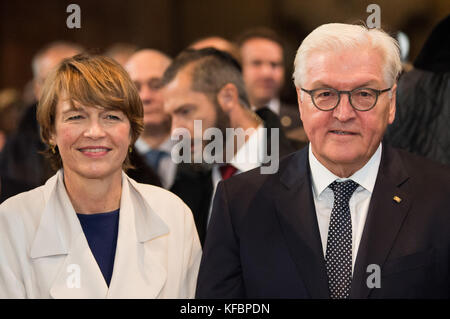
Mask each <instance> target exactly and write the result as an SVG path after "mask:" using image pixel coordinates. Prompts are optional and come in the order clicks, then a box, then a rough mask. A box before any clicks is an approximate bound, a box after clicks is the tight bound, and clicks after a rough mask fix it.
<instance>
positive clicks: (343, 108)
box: [333, 93, 356, 122]
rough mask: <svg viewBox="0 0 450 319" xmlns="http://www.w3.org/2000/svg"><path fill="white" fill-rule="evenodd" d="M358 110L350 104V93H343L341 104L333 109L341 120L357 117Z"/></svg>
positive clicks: (336, 116) (335, 115) (334, 114)
mask: <svg viewBox="0 0 450 319" xmlns="http://www.w3.org/2000/svg"><path fill="white" fill-rule="evenodd" d="M355 112H356V110H355V109H354V108H353V107H352V105H351V104H350V95H349V94H345V93H344V94H341V98H340V101H339V104H338V105H337V106H336V108H335V109H334V110H333V116H334V117H335V118H337V119H338V120H339V121H341V122H345V121H348V120H349V119H352V118H353V117H355Z"/></svg>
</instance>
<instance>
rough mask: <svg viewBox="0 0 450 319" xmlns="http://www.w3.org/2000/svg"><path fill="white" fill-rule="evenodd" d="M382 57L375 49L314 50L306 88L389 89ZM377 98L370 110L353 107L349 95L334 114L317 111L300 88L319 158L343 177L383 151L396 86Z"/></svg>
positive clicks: (308, 130)
mask: <svg viewBox="0 0 450 319" xmlns="http://www.w3.org/2000/svg"><path fill="white" fill-rule="evenodd" d="M383 62H384V61H383V57H382V55H381V54H380V53H379V52H378V51H376V50H370V49H369V48H365V47H362V48H360V49H358V50H354V49H352V50H341V51H338V52H329V51H327V52H313V53H311V54H310V56H309V57H308V60H307V69H306V78H305V81H304V83H303V85H302V87H303V88H305V89H307V90H313V89H317V88H334V89H336V90H348V91H351V90H353V89H356V88H361V87H366V88H373V89H377V90H382V89H386V88H388V86H387V84H386V83H385V80H384V77H383V66H384V63H383ZM392 91H393V95H392V98H390V97H389V96H390V95H389V92H386V93H383V94H381V95H380V96H379V97H378V101H377V104H376V105H375V107H374V108H372V109H371V110H369V111H366V112H360V111H356V110H355V109H353V107H352V106H351V105H350V102H349V98H348V95H346V94H342V95H341V101H340V103H339V105H338V106H337V107H336V108H335V109H334V110H332V111H327V112H325V111H321V110H319V109H317V108H316V107H315V106H314V105H313V103H312V100H311V96H310V95H309V94H307V93H305V92H303V99H301V97H300V96H301V91H300V88H297V94H298V102H299V109H300V115H301V119H302V121H303V126H304V129H305V132H306V135H307V136H308V138H309V140H310V142H311V148H312V151H313V153H314V155H315V156H316V158H317V159H318V160H319V161H320V162H321V163H322V164H323V165H324V166H325V167H327V168H328V169H329V170H330V171H332V172H333V173H335V174H336V175H338V176H341V177H345V176H342V175H347V177H348V176H350V175H351V174H353V173H354V172H355V171H357V170H358V169H360V168H361V167H363V166H364V165H365V164H366V163H367V161H368V160H369V159H370V158H371V157H372V155H373V154H374V153H375V151H376V149H377V148H378V146H379V144H380V141H381V139H382V137H383V134H384V132H385V130H386V127H387V125H388V124H391V123H392V122H393V121H394V117H395V86H394V88H393V90H392Z"/></svg>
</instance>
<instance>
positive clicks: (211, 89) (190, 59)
mask: <svg viewBox="0 0 450 319" xmlns="http://www.w3.org/2000/svg"><path fill="white" fill-rule="evenodd" d="M188 65H193V69H192V73H191V79H192V87H191V89H192V90H193V91H196V92H201V93H203V94H205V95H206V96H207V97H208V98H209V99H210V101H211V102H213V103H217V93H219V91H220V90H221V89H222V88H223V87H224V86H225V85H226V84H228V83H232V84H233V85H234V86H235V87H236V89H237V91H238V96H239V101H240V104H241V105H242V106H243V107H247V108H250V103H249V100H248V96H247V93H246V91H245V84H244V80H243V79H242V73H241V65H240V64H239V62H238V61H237V60H236V59H235V58H234V57H233V56H232V55H231V54H230V53H228V52H225V51H220V50H217V49H215V48H204V49H200V50H193V49H186V50H184V51H182V52H181V53H180V54H179V55H178V56H177V57H176V58H175V59H174V60H173V62H172V64H171V65H170V66H169V67H168V68H167V69H166V71H165V72H164V75H163V78H162V84H163V86H165V85H167V84H168V83H170V82H172V81H173V80H174V79H175V77H176V76H177V74H178V73H179V72H180V71H181V70H183V69H184V68H186V67H187V66H188Z"/></svg>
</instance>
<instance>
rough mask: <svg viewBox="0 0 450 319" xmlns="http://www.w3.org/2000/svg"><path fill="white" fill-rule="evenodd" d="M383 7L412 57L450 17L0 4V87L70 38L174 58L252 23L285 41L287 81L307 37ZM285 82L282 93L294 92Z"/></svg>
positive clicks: (387, 0) (349, 7)
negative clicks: (69, 22)
mask: <svg viewBox="0 0 450 319" xmlns="http://www.w3.org/2000/svg"><path fill="white" fill-rule="evenodd" d="M70 3H76V4H78V5H79V6H80V7H81V29H68V28H67V26H66V19H67V17H68V16H69V14H70V13H66V8H67V6H68V5H69V4H70ZM371 3H376V4H378V5H379V6H380V7H381V22H382V27H383V28H384V29H385V30H387V31H390V32H396V31H398V30H402V31H404V32H405V33H406V34H408V36H409V37H410V40H411V53H410V58H411V60H413V59H414V58H415V57H416V55H417V54H418V52H419V50H420V48H421V47H422V45H423V43H424V41H425V39H426V37H427V36H428V34H429V33H430V31H431V29H432V27H433V26H434V25H435V24H436V23H437V22H438V21H439V20H441V19H443V18H444V17H445V16H446V15H448V14H449V13H450V1H448V0H369V1H361V0H345V1H344V0H314V1H310V0H128V1H120V0H96V1H93V0H71V1H66V0H41V1H28V0H0V89H1V88H4V87H15V88H17V89H22V88H23V86H24V85H25V84H26V83H27V82H28V81H29V80H30V79H31V76H32V75H31V68H30V62H31V58H32V56H33V54H35V53H36V51H37V50H38V49H39V48H40V47H42V46H43V45H45V44H46V43H48V42H51V41H55V40H70V41H75V42H78V43H80V44H82V45H83V46H85V47H87V48H90V49H95V50H97V51H102V50H104V49H105V48H107V47H108V46H110V45H111V44H113V43H116V42H130V43H134V44H136V45H138V46H139V47H152V48H156V49H159V50H162V51H164V52H166V53H168V54H170V55H172V56H174V55H176V54H177V53H178V52H179V51H180V50H182V49H183V48H185V47H186V46H187V45H188V44H189V43H191V42H192V41H194V40H195V39H197V38H199V37H204V36H208V35H219V36H223V37H226V38H229V39H232V38H234V37H236V36H237V35H238V34H239V33H240V32H242V31H243V30H244V29H246V28H249V27H253V26H261V25H263V26H268V27H271V28H273V29H275V30H276V31H277V32H279V33H280V35H281V36H282V37H283V38H284V39H285V40H286V43H287V57H288V61H287V66H288V72H287V77H290V73H291V69H289V68H291V65H292V61H293V57H294V55H295V50H296V49H297V47H298V45H299V44H300V42H301V40H302V39H303V38H304V36H305V35H306V34H308V33H309V32H310V31H311V30H312V29H314V28H315V27H317V26H318V25H320V24H323V23H327V22H356V21H358V20H362V21H366V19H367V17H368V16H369V14H370V13H367V12H366V8H367V6H368V5H369V4H371ZM292 90H293V86H292V85H291V84H290V81H289V82H288V84H287V88H286V91H287V93H286V94H287V95H289V93H290V92H292Z"/></svg>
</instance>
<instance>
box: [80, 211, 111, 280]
mask: <svg viewBox="0 0 450 319" xmlns="http://www.w3.org/2000/svg"><path fill="white" fill-rule="evenodd" d="M77 216H78V219H79V220H80V223H81V227H82V228H83V232H84V235H85V236H86V239H87V241H88V244H89V247H90V248H91V251H92V254H93V255H94V257H95V260H96V261H97V264H98V266H99V267H100V270H101V271H102V274H103V277H104V278H105V281H106V283H107V285H108V287H109V283H110V282H111V276H112V272H113V268H114V256H115V254H116V244H117V233H118V231H119V209H118V210H115V211H112V212H108V213H100V214H92V215H85V214H77Z"/></svg>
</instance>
